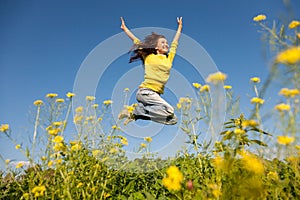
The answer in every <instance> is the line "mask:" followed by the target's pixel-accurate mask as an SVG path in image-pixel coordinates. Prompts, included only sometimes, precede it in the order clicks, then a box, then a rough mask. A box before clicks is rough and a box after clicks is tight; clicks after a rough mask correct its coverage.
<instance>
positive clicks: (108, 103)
mask: <svg viewBox="0 0 300 200" xmlns="http://www.w3.org/2000/svg"><path fill="white" fill-rule="evenodd" d="M112 103H113V101H112V100H105V101H103V104H104V105H106V106H109V105H110V104H112Z"/></svg>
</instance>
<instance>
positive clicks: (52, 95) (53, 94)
mask: <svg viewBox="0 0 300 200" xmlns="http://www.w3.org/2000/svg"><path fill="white" fill-rule="evenodd" d="M57 96H58V95H57V94H56V93H49V94H47V95H46V97H47V98H50V99H52V98H54V97H57Z"/></svg>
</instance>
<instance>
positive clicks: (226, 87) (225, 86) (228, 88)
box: [224, 85, 232, 90]
mask: <svg viewBox="0 0 300 200" xmlns="http://www.w3.org/2000/svg"><path fill="white" fill-rule="evenodd" d="M231 88H232V86H231V85H224V89H225V90H230V89H231Z"/></svg>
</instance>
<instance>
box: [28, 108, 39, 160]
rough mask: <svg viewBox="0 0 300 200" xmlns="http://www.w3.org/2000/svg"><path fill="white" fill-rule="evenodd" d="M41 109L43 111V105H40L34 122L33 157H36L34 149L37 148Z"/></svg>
mask: <svg viewBox="0 0 300 200" xmlns="http://www.w3.org/2000/svg"><path fill="white" fill-rule="evenodd" d="M40 111H41V106H40V105H38V107H37V114H36V118H35V123H34V131H33V139H32V157H33V158H34V150H35V143H36V136H37V128H38V124H39V118H40ZM30 164H32V163H30Z"/></svg>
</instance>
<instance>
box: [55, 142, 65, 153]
mask: <svg viewBox="0 0 300 200" xmlns="http://www.w3.org/2000/svg"><path fill="white" fill-rule="evenodd" d="M65 149H66V148H65V145H64V144H63V143H55V145H54V146H53V150H54V151H55V152H58V151H64V150H65Z"/></svg>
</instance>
